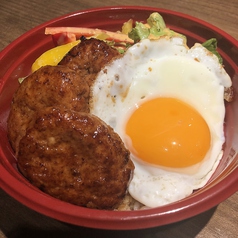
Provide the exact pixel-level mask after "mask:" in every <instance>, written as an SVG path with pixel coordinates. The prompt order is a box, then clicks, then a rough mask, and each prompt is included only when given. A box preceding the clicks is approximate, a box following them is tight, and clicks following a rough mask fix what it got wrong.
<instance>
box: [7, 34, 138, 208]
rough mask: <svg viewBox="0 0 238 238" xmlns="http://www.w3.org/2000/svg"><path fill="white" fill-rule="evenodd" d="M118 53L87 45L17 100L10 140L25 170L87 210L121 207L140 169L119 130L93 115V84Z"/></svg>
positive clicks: (26, 84)
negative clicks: (134, 172) (137, 170)
mask: <svg viewBox="0 0 238 238" xmlns="http://www.w3.org/2000/svg"><path fill="white" fill-rule="evenodd" d="M118 54H119V53H118V52H117V51H116V50H115V49H113V48H111V47H110V46H108V45H107V44H106V43H105V42H103V41H99V40H96V39H90V40H86V39H83V40H82V41H81V43H80V44H79V45H77V46H75V47H74V48H73V49H72V50H71V51H70V52H69V53H68V54H67V55H66V56H65V57H64V59H63V60H62V61H61V62H60V64H59V65H58V66H44V67H42V68H40V69H38V70H37V71H35V72H34V73H33V74H31V75H29V76H28V77H27V78H25V79H24V81H23V83H22V84H21V85H20V87H19V89H18V90H17V91H16V93H15V94H14V97H13V100H12V105H11V110H10V114H9V118H8V137H9V141H10V143H11V145H12V148H13V149H14V150H15V153H16V157H17V160H18V168H19V171H20V172H21V173H22V174H23V175H24V176H25V177H26V178H27V179H28V180H29V181H30V182H31V183H32V184H33V185H35V186H36V187H38V188H39V189H41V190H42V191H44V192H45V193H48V194H49V195H51V196H53V197H56V198H58V199H61V200H63V201H66V202H69V203H73V204H76V205H80V206H85V207H89V208H98V209H114V208H117V207H118V206H119V205H120V204H121V202H122V201H123V198H124V197H125V195H126V194H127V188H128V184H129V182H130V179H131V177H132V175H133V171H134V165H133V163H132V161H131V160H130V156H129V151H128V150H127V149H126V148H125V146H124V144H123V142H122V140H121V139H120V137H119V136H118V134H116V133H115V132H114V131H113V129H112V128H111V127H110V126H108V125H106V124H105V123H104V122H103V121H102V120H101V119H99V118H98V117H96V116H93V115H92V114H90V110H89V100H90V85H91V84H92V82H93V81H94V79H95V77H96V74H97V72H99V71H100V69H101V68H103V67H104V66H105V65H106V64H107V63H109V62H110V60H111V59H112V58H114V57H116V56H117V55H118Z"/></svg>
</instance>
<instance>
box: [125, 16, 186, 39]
mask: <svg viewBox="0 0 238 238" xmlns="http://www.w3.org/2000/svg"><path fill="white" fill-rule="evenodd" d="M128 36H129V37H130V38H131V39H133V40H134V42H138V41H140V40H143V39H158V38H160V37H161V36H168V37H172V36H181V37H184V38H185V36H183V35H181V34H179V33H177V32H174V31H172V30H170V29H169V28H167V27H166V25H165V22H164V19H163V17H162V16H161V15H160V14H159V13H158V12H154V13H152V14H150V16H149V18H148V19H147V24H143V23H141V22H136V23H135V27H134V28H132V30H131V32H129V33H128Z"/></svg>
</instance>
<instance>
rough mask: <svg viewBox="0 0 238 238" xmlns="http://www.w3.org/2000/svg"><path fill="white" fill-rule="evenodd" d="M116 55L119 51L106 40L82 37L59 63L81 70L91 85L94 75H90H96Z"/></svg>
mask: <svg viewBox="0 0 238 238" xmlns="http://www.w3.org/2000/svg"><path fill="white" fill-rule="evenodd" d="M116 56H119V53H118V51H117V50H116V49H114V48H112V47H110V46H109V45H108V44H106V43H105V42H104V41H101V40H97V39H94V38H91V39H88V40H86V39H85V38H81V42H80V43H79V44H78V45H76V46H74V47H73V48H72V49H71V50H70V51H69V53H68V54H66V56H65V57H64V58H63V59H62V60H61V62H60V63H59V65H67V66H68V67H69V68H71V69H73V70H77V71H80V74H81V75H83V77H84V78H85V79H86V80H87V81H88V83H89V85H90V86H91V85H92V82H93V77H88V76H89V75H94V77H95V76H96V74H97V73H98V72H99V71H100V70H101V69H102V67H104V66H105V65H106V64H107V63H109V62H110V61H111V60H112V59H113V58H114V57H116Z"/></svg>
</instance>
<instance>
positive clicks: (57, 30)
mask: <svg viewBox="0 0 238 238" xmlns="http://www.w3.org/2000/svg"><path fill="white" fill-rule="evenodd" d="M65 33H67V34H70V35H71V36H72V35H73V34H74V35H75V36H76V39H79V38H80V37H81V36H85V37H90V36H97V35H101V34H105V35H107V38H106V39H105V40H109V41H115V42H125V43H130V44H133V43H134V41H133V40H132V39H131V38H129V37H128V35H126V34H123V33H120V32H112V31H107V30H101V29H92V28H85V27H46V28H45V34H46V35H55V34H65Z"/></svg>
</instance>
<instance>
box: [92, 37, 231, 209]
mask: <svg viewBox="0 0 238 238" xmlns="http://www.w3.org/2000/svg"><path fill="white" fill-rule="evenodd" d="M230 86H231V79H230V77H229V75H228V74H227V73H226V72H225V70H224V68H223V67H222V66H221V65H220V64H219V62H218V59H217V57H216V56H215V55H213V54H212V53H210V52H209V51H208V50H207V49H205V48H204V47H203V46H202V45H201V44H199V43H196V44H195V45H194V46H193V47H191V48H188V46H187V45H186V43H185V41H184V39H183V38H180V37H173V38H166V37H165V38H160V39H158V40H148V39H146V40H142V41H140V42H139V43H136V44H135V45H133V46H132V47H130V48H129V49H128V50H127V51H126V53H125V54H124V55H123V56H122V57H121V58H119V59H116V60H114V61H113V62H112V63H111V64H110V65H107V66H106V67H105V68H104V69H102V70H101V72H100V73H99V74H98V76H97V78H96V81H95V83H94V85H93V87H92V100H91V103H90V107H91V113H93V114H95V115H97V116H98V117H100V118H101V119H102V120H104V121H105V122H106V123H107V124H109V125H110V126H111V127H112V128H114V130H115V131H116V132H117V133H118V134H119V135H120V137H121V138H122V140H123V141H124V143H125V145H126V147H127V148H128V149H129V150H130V152H131V159H132V161H133V162H134V164H135V171H134V176H133V179H132V181H131V183H130V185H129V193H130V194H131V196H132V197H133V198H135V199H136V200H137V201H139V202H141V203H142V204H144V205H145V206H147V207H157V206H162V205H165V204H168V203H172V202H175V201H178V200H180V199H183V198H185V197H187V196H188V195H190V194H191V193H192V192H193V191H194V190H196V189H198V188H201V187H203V186H204V185H205V184H206V183H207V182H208V180H209V179H210V178H211V176H212V174H213V172H214V171H215V169H216V167H217V166H218V163H219V161H220V159H221V157H222V145H223V143H224V141H225V136H224V131H223V123H224V117H225V106H224V97H223V95H224V88H225V87H230Z"/></svg>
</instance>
